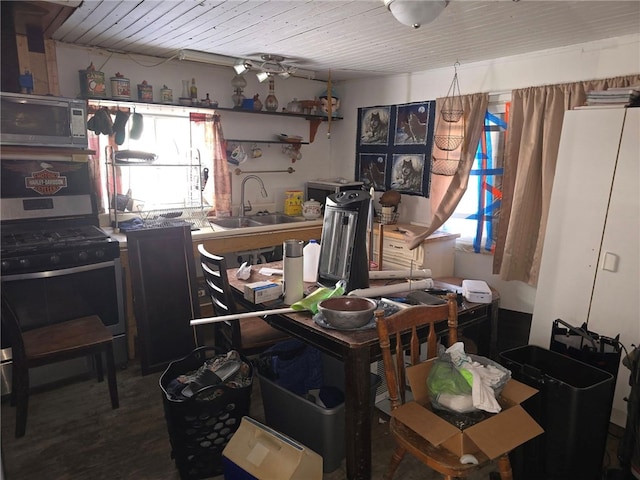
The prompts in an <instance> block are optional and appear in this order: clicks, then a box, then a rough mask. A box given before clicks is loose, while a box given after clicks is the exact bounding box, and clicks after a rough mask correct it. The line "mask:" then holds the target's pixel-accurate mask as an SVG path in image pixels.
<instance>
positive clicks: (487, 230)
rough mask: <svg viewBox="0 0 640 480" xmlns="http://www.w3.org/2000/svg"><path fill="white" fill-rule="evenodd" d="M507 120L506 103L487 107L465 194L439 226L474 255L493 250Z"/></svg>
mask: <svg viewBox="0 0 640 480" xmlns="http://www.w3.org/2000/svg"><path fill="white" fill-rule="evenodd" d="M508 120H509V103H508V102H501V103H500V102H495V103H490V104H489V107H488V109H487V112H486V115H485V123H484V134H483V135H482V137H481V139H480V142H479V144H478V150H477V152H476V156H475V160H474V164H473V167H472V169H471V172H470V176H469V183H468V185H467V190H466V192H465V193H464V196H463V197H462V199H461V200H460V203H459V204H458V206H457V207H456V210H455V212H454V213H453V215H451V217H450V218H449V219H448V220H447V221H446V222H445V224H444V225H443V229H444V230H447V231H451V232H456V233H460V235H461V237H460V239H459V240H460V242H459V243H462V244H469V245H471V246H472V247H473V251H474V252H476V253H480V252H492V251H493V249H494V247H495V237H494V235H495V231H496V227H497V222H498V218H499V211H500V205H501V201H502V174H503V165H504V162H503V159H504V146H505V139H506V132H507V124H508Z"/></svg>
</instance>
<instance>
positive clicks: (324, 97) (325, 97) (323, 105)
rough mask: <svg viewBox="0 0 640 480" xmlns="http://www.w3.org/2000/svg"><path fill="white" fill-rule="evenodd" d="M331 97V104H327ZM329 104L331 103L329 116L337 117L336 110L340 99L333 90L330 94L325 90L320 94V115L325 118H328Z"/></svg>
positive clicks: (338, 107)
mask: <svg viewBox="0 0 640 480" xmlns="http://www.w3.org/2000/svg"><path fill="white" fill-rule="evenodd" d="M329 97H331V102H329ZM329 103H331V116H332V117H337V116H338V110H339V109H340V98H339V97H337V96H336V92H335V90H332V91H331V94H329V93H327V91H326V90H325V91H324V92H322V93H321V94H320V114H321V115H324V116H325V117H328V116H329Z"/></svg>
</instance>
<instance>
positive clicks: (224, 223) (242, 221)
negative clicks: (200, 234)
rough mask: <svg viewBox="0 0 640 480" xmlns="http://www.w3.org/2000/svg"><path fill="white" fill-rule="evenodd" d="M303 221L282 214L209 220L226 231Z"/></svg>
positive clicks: (302, 219)
mask: <svg viewBox="0 0 640 480" xmlns="http://www.w3.org/2000/svg"><path fill="white" fill-rule="evenodd" d="M303 221H304V218H296V217H289V216H288V215H284V214H282V213H268V214H266V215H250V216H245V217H224V218H215V219H210V220H209V222H210V223H211V224H213V225H214V226H218V227H220V228H224V229H232V228H248V227H264V226H265V225H279V224H282V223H293V222H303Z"/></svg>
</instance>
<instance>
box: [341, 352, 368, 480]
mask: <svg viewBox="0 0 640 480" xmlns="http://www.w3.org/2000/svg"><path fill="white" fill-rule="evenodd" d="M369 370H370V358H369V351H368V349H365V348H360V349H350V350H349V353H348V354H347V358H346V359H345V362H344V378H345V379H350V380H349V382H348V384H347V385H346V388H345V423H346V424H345V437H346V438H345V446H346V447H345V448H346V457H347V478H348V479H349V480H369V479H370V478H371V404H370V402H371V379H370V373H369ZM351 379H353V380H351Z"/></svg>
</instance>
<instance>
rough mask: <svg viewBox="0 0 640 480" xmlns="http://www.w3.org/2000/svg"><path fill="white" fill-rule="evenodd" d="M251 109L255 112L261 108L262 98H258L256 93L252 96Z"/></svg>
mask: <svg viewBox="0 0 640 480" xmlns="http://www.w3.org/2000/svg"><path fill="white" fill-rule="evenodd" d="M253 109H254V110H255V111H256V112H259V111H260V110H262V100H260V95H258V94H257V93H256V94H255V95H254V96H253Z"/></svg>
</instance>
